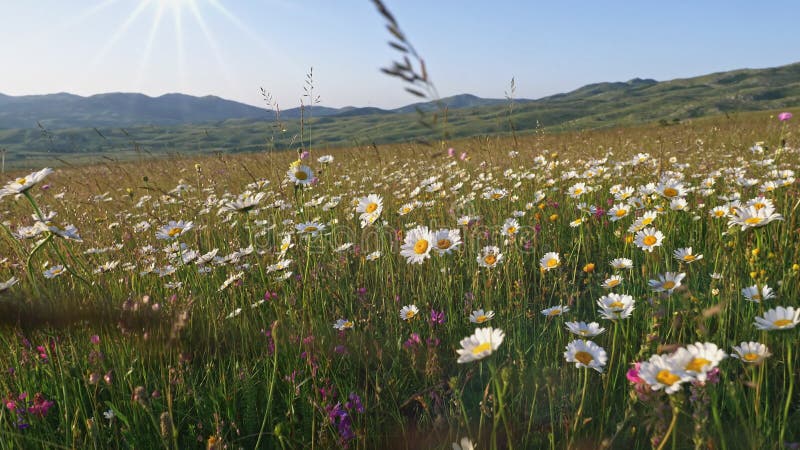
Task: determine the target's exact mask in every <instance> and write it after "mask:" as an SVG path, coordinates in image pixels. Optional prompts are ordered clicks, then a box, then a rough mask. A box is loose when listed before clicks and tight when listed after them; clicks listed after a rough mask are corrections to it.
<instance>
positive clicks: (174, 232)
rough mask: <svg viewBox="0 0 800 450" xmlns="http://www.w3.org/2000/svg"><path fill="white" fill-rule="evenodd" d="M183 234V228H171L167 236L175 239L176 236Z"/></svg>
mask: <svg viewBox="0 0 800 450" xmlns="http://www.w3.org/2000/svg"><path fill="white" fill-rule="evenodd" d="M181 232H183V228H181V227H173V228H170V229H169V231H167V235H169V237H175V236H177V235H179V234H181Z"/></svg>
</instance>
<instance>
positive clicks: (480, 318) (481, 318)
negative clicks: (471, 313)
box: [475, 315, 489, 323]
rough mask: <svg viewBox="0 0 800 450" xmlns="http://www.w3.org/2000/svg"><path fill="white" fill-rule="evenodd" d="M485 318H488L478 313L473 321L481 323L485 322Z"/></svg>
mask: <svg viewBox="0 0 800 450" xmlns="http://www.w3.org/2000/svg"><path fill="white" fill-rule="evenodd" d="M487 320H489V318H488V317H486V316H485V315H480V316H478V317H476V318H475V322H476V323H483V322H486V321H487Z"/></svg>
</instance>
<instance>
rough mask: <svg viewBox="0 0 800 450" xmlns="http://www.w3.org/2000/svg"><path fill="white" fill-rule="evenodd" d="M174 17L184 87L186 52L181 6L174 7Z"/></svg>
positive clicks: (179, 76)
mask: <svg viewBox="0 0 800 450" xmlns="http://www.w3.org/2000/svg"><path fill="white" fill-rule="evenodd" d="M172 18H173V20H174V22H175V48H176V51H177V52H178V80H179V81H180V84H181V87H184V86H186V54H185V52H184V48H183V21H182V17H181V9H180V8H173V10H172Z"/></svg>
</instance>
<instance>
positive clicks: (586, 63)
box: [0, 0, 800, 108]
mask: <svg viewBox="0 0 800 450" xmlns="http://www.w3.org/2000/svg"><path fill="white" fill-rule="evenodd" d="M385 3H386V4H387V6H389V8H390V9H391V10H392V11H393V13H394V15H395V17H396V18H397V20H398V21H399V23H400V25H401V28H402V29H403V30H404V31H405V33H406V34H407V35H408V37H409V38H410V40H411V42H412V43H413V44H414V45H415V47H416V48H417V50H418V51H419V52H420V53H421V54H422V56H423V57H424V58H425V59H426V62H427V64H428V68H429V72H430V74H431V77H432V79H433V81H434V82H435V84H436V86H437V88H438V90H439V93H440V94H441V95H442V96H447V95H453V94H458V93H472V94H476V95H479V96H482V97H495V98H499V97H503V94H504V91H506V90H507V89H508V83H509V81H510V79H511V77H512V76H513V77H515V78H516V81H517V94H516V96H517V97H524V98H538V97H542V96H546V95H550V94H554V93H558V92H566V91H569V90H572V89H575V88H578V87H580V86H582V85H584V84H588V83H594V82H600V81H624V80H628V79H631V78H634V77H642V78H655V79H657V80H667V79H672V78H683V77H689V76H694V75H701V74H705V73H709V72H714V71H722V70H730V69H736V68H743V67H753V68H760V67H771V66H778V65H783V64H789V63H792V62H798V61H800V53H798V52H797V49H798V48H800V33H797V31H796V30H797V23H796V21H797V18H798V17H800V2H798V1H796V0H793V1H788V0H787V1H781V0H776V1H769V2H755V1H739V0H727V1H713V0H708V1H699V0H698V1H689V0H674V1H669V2H666V1H665V2H651V1H625V2H623V1H613V0H609V1H572V2H561V1H553V2H540V1H512V0H506V1H503V0H493V1H488V0H486V1H483V0H480V1H479V0H460V1H450V0H437V1H425V0H385ZM159 11H160V13H159ZM159 17H160V19H159ZM388 38H389V35H388V33H387V32H386V31H385V29H384V28H383V20H382V18H381V17H380V16H379V15H378V13H377V12H376V10H375V8H374V6H373V5H372V3H371V2H370V1H369V0H327V1H325V0H37V1H22V0H0V61H2V62H3V65H2V69H0V92H2V93H5V94H11V95H25V94H42V93H52V92H71V93H76V94H80V95H90V94H95V93H101V92H117V91H122V92H143V93H146V94H149V95H160V94H164V93H167V92H183V93H188V94H193V95H209V94H210V95H218V96H221V97H225V98H229V99H232V100H237V101H242V102H245V103H250V104H255V105H263V102H262V101H261V96H260V93H259V88H260V87H264V88H265V89H266V90H267V91H269V92H271V93H272V95H273V97H274V98H275V99H276V100H277V101H278V103H279V104H280V106H281V107H282V108H291V107H295V106H297V105H298V104H299V101H300V98H301V96H302V94H303V90H302V88H303V81H304V78H305V74H306V73H307V72H308V69H309V67H312V66H313V67H314V78H315V84H316V93H318V94H319V95H320V96H321V100H322V104H323V105H327V106H337V107H340V106H346V105H356V106H379V107H395V106H400V105H404V104H408V103H411V102H413V101H416V99H415V98H414V97H412V96H411V95H410V94H407V93H405V92H404V91H403V89H402V85H401V84H400V83H399V82H398V80H395V79H392V78H389V77H387V76H385V75H383V74H381V73H380V72H379V68H380V67H382V66H385V65H387V64H389V63H390V62H391V61H392V58H394V57H395V53H394V52H393V51H392V50H391V49H389V47H388V46H387V45H386V41H387V39H388Z"/></svg>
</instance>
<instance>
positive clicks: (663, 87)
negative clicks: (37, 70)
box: [0, 63, 800, 160]
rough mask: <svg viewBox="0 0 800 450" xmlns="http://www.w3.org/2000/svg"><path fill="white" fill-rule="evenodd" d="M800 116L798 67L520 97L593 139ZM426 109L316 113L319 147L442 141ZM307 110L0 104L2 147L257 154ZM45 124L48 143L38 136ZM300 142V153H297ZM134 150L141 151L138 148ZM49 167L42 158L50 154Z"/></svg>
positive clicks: (465, 130) (533, 109)
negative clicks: (591, 132)
mask: <svg viewBox="0 0 800 450" xmlns="http://www.w3.org/2000/svg"><path fill="white" fill-rule="evenodd" d="M440 103H441V104H443V105H447V107H448V109H449V111H450V112H449V114H448V121H447V124H448V130H447V132H448V134H449V135H450V136H451V137H466V136H474V135H489V134H498V133H507V132H508V131H509V129H508V120H507V119H508V117H507V114H508V107H507V105H508V101H507V100H505V99H486V98H480V97H476V96H474V95H469V94H462V95H456V96H453V97H447V98H444V99H441V100H440ZM798 106H800V63H795V64H790V65H786V66H780V67H774V68H768V69H741V70H734V71H728V72H719V73H713V74H710V75H703V76H698V77H692V78H684V79H675V80H669V81H661V82H659V81H655V80H650V79H640V78H635V79H632V80H629V81H626V82H610V83H597V84H590V85H587V86H583V87H581V88H579V89H576V90H574V91H571V92H567V93H563V94H556V95H551V96H548V97H544V98H540V99H537V100H528V99H515V100H514V114H513V120H514V123H515V127H516V129H517V131H518V132H522V133H524V132H525V131H526V130H533V129H534V128H539V127H541V128H544V129H553V130H558V129H589V128H600V127H608V126H612V125H627V124H635V123H642V122H655V121H660V122H662V123H664V122H669V123H671V122H674V121H682V120H686V119H692V118H696V117H702V116H708V115H714V114H728V113H735V112H744V111H759V110H772V109H780V108H791V107H798ZM437 108H438V104H437V103H434V102H422V103H415V104H411V105H407V106H404V107H401V108H396V109H380V108H372V107H366V108H359V107H345V108H328V107H323V106H319V105H318V106H314V107H313V110H312V116H313V120H312V122H311V123H312V125H313V129H314V135H313V136H314V143H315V145H352V144H354V143H357V142H365V141H366V142H374V143H379V144H380V143H389V142H402V141H410V140H414V139H435V138H436V137H437V136H441V131H440V130H431V129H429V128H426V127H424V126H422V125H421V124H420V123H419V120H418V119H419V117H418V114H416V113H415V111H417V110H423V111H431V110H435V109H437ZM299 116H300V109H299V108H293V109H287V110H283V111H281V119H282V120H285V121H286V122H285V123H284V125H285V129H286V131H281V133H279V135H276V134H275V129H274V127H273V126H272V125H273V123H274V120H275V114H274V112H273V111H269V110H267V109H264V108H258V107H255V106H251V105H246V104H242V103H238V102H234V101H230V100H225V99H222V98H219V97H214V96H207V97H194V96H189V95H183V94H167V95H162V96H160V97H155V98H154V97H148V96H146V95H143V94H125V93H112V94H99V95H93V96H90V97H80V96H77V95H72V94H63V93H62V94H51V95H31V96H20V97H12V96H7V95H2V94H0V148H5V149H7V150H9V155H13V156H12V160H13V159H15V158H16V159H20V158H21V159H25V158H28V157H31V155H33V154H38V155H52V154H73V155H74V154H84V155H88V154H95V155H107V154H109V153H115V154H119V153H122V152H124V151H129V150H130V146H131V145H132V144H131V143H132V142H135V143H136V148H137V149H144V150H146V151H150V152H198V151H206V152H208V151H214V152H217V151H255V150H259V149H263V148H264V147H265V142H266V141H270V142H271V144H270V145H271V148H274V149H281V148H287V147H289V146H291V145H297V144H296V136H297V135H298V134H299V124H298V122H299V121H297V120H296V119H297V118H299ZM38 124H41V125H42V126H43V127H44V128H45V129H46V130H48V132H47V133H42V132H41V130H40V129H39V125H38ZM292 143H294V144H292ZM137 151H138V150H137ZM42 157H43V156H42Z"/></svg>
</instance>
